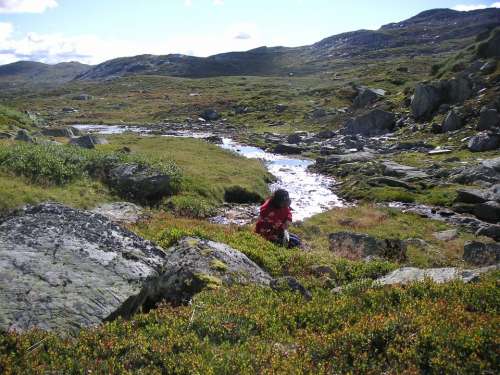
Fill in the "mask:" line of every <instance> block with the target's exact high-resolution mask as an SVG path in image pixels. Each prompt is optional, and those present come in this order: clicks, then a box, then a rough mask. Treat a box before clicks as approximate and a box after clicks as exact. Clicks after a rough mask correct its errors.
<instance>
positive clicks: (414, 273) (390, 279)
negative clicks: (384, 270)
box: [375, 266, 497, 285]
mask: <svg viewBox="0 0 500 375" xmlns="http://www.w3.org/2000/svg"><path fill="white" fill-rule="evenodd" d="M495 269H497V267H496V266H493V267H485V268H479V269H475V270H462V269H459V268H451V267H450V268H429V269H420V268H414V267H404V268H400V269H397V270H395V271H393V272H391V273H390V274H388V275H386V276H384V277H381V278H379V279H377V280H375V284H378V285H397V284H409V283H413V282H417V281H423V280H425V279H430V280H432V281H434V282H435V283H438V284H442V283H447V282H450V281H454V280H461V281H463V282H464V283H469V282H471V281H475V280H477V279H478V278H479V277H480V276H481V274H483V273H486V272H489V271H493V270H495Z"/></svg>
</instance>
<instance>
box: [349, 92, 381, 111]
mask: <svg viewBox="0 0 500 375" xmlns="http://www.w3.org/2000/svg"><path fill="white" fill-rule="evenodd" d="M383 94H384V92H383V90H373V89H370V88H361V89H360V90H359V94H358V96H356V98H355V99H354V102H353V107H354V108H366V107H368V106H369V105H371V104H373V103H375V102H377V101H378V100H379V99H380V98H381V97H383Z"/></svg>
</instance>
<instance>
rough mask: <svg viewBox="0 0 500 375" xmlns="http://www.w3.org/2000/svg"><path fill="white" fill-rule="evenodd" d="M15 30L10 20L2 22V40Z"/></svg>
mask: <svg viewBox="0 0 500 375" xmlns="http://www.w3.org/2000/svg"><path fill="white" fill-rule="evenodd" d="M13 30H14V26H12V24H11V23H9V22H0V41H4V40H6V39H7V38H8V37H9V36H10V34H12V31H13Z"/></svg>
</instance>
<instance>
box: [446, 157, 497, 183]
mask: <svg viewBox="0 0 500 375" xmlns="http://www.w3.org/2000/svg"><path fill="white" fill-rule="evenodd" d="M451 181H452V182H456V183H461V184H482V183H488V184H496V183H499V182H500V157H498V158H494V159H486V160H483V161H481V162H480V163H479V164H478V165H475V166H471V167H466V168H462V169H459V170H458V171H456V172H455V173H453V175H452V176H451Z"/></svg>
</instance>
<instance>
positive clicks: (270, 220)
mask: <svg viewBox="0 0 500 375" xmlns="http://www.w3.org/2000/svg"><path fill="white" fill-rule="evenodd" d="M270 201H271V199H268V200H267V201H266V202H265V203H264V204H263V205H262V206H261V207H260V216H259V220H258V221H257V224H256V226H255V232H257V233H259V234H260V235H261V236H262V237H264V238H266V239H268V240H270V241H275V240H278V239H279V238H280V237H281V236H282V235H283V231H284V230H285V229H286V228H285V223H286V222H292V211H291V210H290V207H283V208H274V207H271V205H270Z"/></svg>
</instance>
